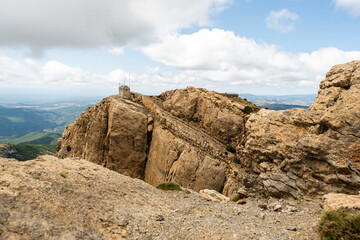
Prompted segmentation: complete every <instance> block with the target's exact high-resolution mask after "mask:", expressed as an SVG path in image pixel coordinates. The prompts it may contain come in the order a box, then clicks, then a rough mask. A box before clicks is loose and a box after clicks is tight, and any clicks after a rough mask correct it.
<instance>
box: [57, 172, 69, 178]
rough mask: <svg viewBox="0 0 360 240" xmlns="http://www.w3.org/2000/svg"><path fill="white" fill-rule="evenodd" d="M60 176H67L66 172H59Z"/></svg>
mask: <svg viewBox="0 0 360 240" xmlns="http://www.w3.org/2000/svg"><path fill="white" fill-rule="evenodd" d="M59 175H60V176H62V177H63V178H67V175H66V173H59Z"/></svg>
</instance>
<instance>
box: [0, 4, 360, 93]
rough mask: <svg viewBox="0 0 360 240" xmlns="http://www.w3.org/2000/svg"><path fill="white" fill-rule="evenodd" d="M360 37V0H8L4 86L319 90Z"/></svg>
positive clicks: (2, 34) (1, 53) (1, 41)
mask: <svg viewBox="0 0 360 240" xmlns="http://www.w3.org/2000/svg"><path fill="white" fill-rule="evenodd" d="M359 43H360V1H359V0H322V1H314V0H272V1H269V0H196V1H194V0H181V1H179V0H76V1H75V0H52V1H49V0H32V1H28V0H11V1H9V0H0V93H3V92H12V91H23V92H26V91H28V92H36V91H44V92H45V91H50V92H51V91H58V92H60V93H61V92H67V93H74V94H76V93H79V92H87V93H91V94H97V93H99V94H103V93H116V91H117V86H118V84H119V81H120V82H121V83H123V81H126V82H127V81H128V80H127V79H128V78H129V76H130V79H131V88H132V90H133V91H136V92H140V93H144V94H158V93H160V92H162V91H164V90H169V89H175V88H184V87H186V86H196V87H203V88H207V89H209V90H216V91H220V92H234V93H253V94H313V93H316V92H317V89H318V85H319V83H320V81H321V80H322V79H324V77H325V74H326V72H327V71H328V70H329V69H330V68H331V66H333V65H335V64H340V63H345V62H349V61H352V60H360V47H359V46H360V45H359Z"/></svg>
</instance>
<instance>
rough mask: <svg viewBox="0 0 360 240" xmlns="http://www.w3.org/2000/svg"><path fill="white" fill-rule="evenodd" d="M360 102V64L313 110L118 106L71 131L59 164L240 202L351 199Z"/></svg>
mask: <svg viewBox="0 0 360 240" xmlns="http://www.w3.org/2000/svg"><path fill="white" fill-rule="evenodd" d="M359 96H360V61H354V62H351V63H348V64H343V65H337V66H334V67H333V68H332V69H331V70H330V71H329V72H328V73H327V75H326V78H325V80H324V81H322V82H321V83H320V90H319V95H318V96H317V98H316V100H315V102H314V103H313V105H312V106H311V107H310V109H309V110H305V109H290V110H284V111H270V110H266V109H261V110H260V109H259V107H257V106H255V105H253V104H251V103H249V102H247V101H245V100H242V99H240V98H237V97H236V96H232V95H226V94H223V95H222V94H218V93H216V92H211V91H207V90H205V89H197V88H193V87H188V88H186V89H177V90H173V91H167V92H165V93H163V94H161V95H159V96H143V95H141V94H137V93H132V94H131V97H130V100H125V99H122V98H120V97H119V96H111V97H109V98H106V99H104V100H103V101H102V102H101V103H99V104H97V105H95V106H94V107H93V108H90V109H88V110H87V111H85V112H84V113H83V114H82V115H81V116H80V117H79V118H78V119H77V120H76V121H75V122H74V123H73V124H72V125H70V126H69V127H68V128H67V129H66V130H65V132H64V134H63V136H62V138H61V139H60V140H59V144H58V148H59V151H58V153H57V156H60V157H69V156H70V157H81V158H84V159H87V160H89V161H92V162H94V163H98V164H100V165H103V166H106V167H108V168H110V169H112V170H115V171H117V172H119V173H122V174H126V175H128V176H132V177H136V178H140V179H144V180H145V181H146V182H148V183H150V184H152V185H154V186H155V185H157V184H159V183H162V182H165V181H175V182H177V183H178V184H180V185H181V186H183V187H187V188H191V189H194V190H196V191H199V190H201V189H212V190H216V191H218V192H221V193H223V194H224V195H227V196H229V197H231V198H232V197H233V196H234V195H236V194H237V192H238V190H239V189H244V190H246V191H247V192H249V193H261V194H265V195H271V196H276V197H289V198H308V197H313V196H315V195H322V194H325V193H328V192H343V193H350V194H351V193H355V192H356V191H357V190H358V189H359V188H360V151H359V149H360V114H359V113H360V98H359Z"/></svg>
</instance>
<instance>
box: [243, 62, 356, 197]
mask: <svg viewBox="0 0 360 240" xmlns="http://www.w3.org/2000/svg"><path fill="white" fill-rule="evenodd" d="M359 68H360V61H355V62H351V63H348V64H343V65H337V66H334V67H333V68H332V69H331V70H330V71H329V72H328V73H327V77H326V79H325V80H324V81H322V83H321V84H320V88H321V89H320V91H319V95H318V97H317V98H316V100H315V102H314V104H313V105H312V106H311V108H310V109H311V110H304V109H291V110H285V111H276V112H275V111H268V110H261V111H260V112H258V113H257V114H253V115H252V116H251V117H250V119H249V120H248V121H247V123H246V131H247V132H248V136H247V139H246V144H245V147H244V152H243V153H244V160H243V162H244V163H245V164H246V165H247V166H248V167H251V168H252V169H253V170H254V171H256V172H257V173H259V174H260V175H259V177H260V179H261V181H262V182H263V185H264V190H265V191H266V192H267V193H268V194H270V195H274V196H277V197H285V196H289V197H295V198H298V197H305V196H312V195H317V194H324V193H327V192H331V191H337V192H347V193H355V192H356V189H357V188H358V187H360V152H359V151H358V149H359V146H360V115H359V114H358V113H359V112H360V98H359V97H358V96H360V90H359V88H360V86H359V82H358V79H359V77H360V76H359V71H358V69H359ZM264 162H265V164H264Z"/></svg>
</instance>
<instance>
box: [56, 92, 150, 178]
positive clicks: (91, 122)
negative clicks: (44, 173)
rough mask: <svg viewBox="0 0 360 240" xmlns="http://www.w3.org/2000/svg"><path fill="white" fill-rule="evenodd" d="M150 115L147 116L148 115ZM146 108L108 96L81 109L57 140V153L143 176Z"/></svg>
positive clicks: (132, 175) (145, 143)
mask: <svg viewBox="0 0 360 240" xmlns="http://www.w3.org/2000/svg"><path fill="white" fill-rule="evenodd" d="M149 117H150V116H149ZM148 123H149V122H148V110H147V109H146V108H144V107H143V106H141V105H139V104H137V103H134V102H132V101H129V100H125V99H122V98H120V97H119V96H111V97H108V98H106V99H104V100H103V101H102V102H100V103H98V104H96V105H95V106H94V107H92V108H89V109H88V110H86V111H84V112H83V113H82V114H81V116H80V117H79V118H78V119H77V120H76V121H75V122H74V123H72V124H71V125H69V126H68V127H67V128H66V129H65V131H64V133H63V135H62V137H61V139H60V140H59V142H58V152H57V156H59V157H63V158H64V157H81V158H84V159H86V160H88V161H91V162H94V163H97V164H100V165H102V166H105V167H107V168H109V169H111V170H114V171H117V172H120V173H122V174H125V175H128V176H131V177H135V178H142V177H143V175H144V169H145V163H146V157H147V151H148Z"/></svg>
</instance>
